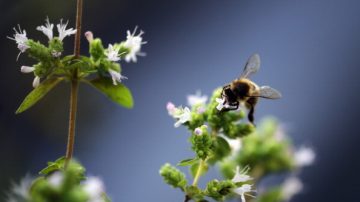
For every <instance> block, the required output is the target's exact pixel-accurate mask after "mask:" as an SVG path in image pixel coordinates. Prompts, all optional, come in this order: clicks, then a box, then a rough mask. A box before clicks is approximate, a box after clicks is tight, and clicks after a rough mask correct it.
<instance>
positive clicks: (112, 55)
mask: <svg viewBox="0 0 360 202" xmlns="http://www.w3.org/2000/svg"><path fill="white" fill-rule="evenodd" d="M105 55H106V57H107V59H108V60H109V61H111V62H117V61H119V60H120V54H119V48H115V47H114V46H113V45H111V44H109V46H108V48H107V49H106V50H105Z"/></svg>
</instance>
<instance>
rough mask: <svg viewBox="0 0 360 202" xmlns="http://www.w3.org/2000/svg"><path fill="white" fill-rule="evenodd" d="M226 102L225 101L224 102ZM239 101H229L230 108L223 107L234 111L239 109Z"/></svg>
mask: <svg viewBox="0 0 360 202" xmlns="http://www.w3.org/2000/svg"><path fill="white" fill-rule="evenodd" d="M224 104H225V103H224ZM239 105H240V103H239V101H236V102H232V103H229V107H228V108H223V109H222V111H233V110H237V109H239Z"/></svg>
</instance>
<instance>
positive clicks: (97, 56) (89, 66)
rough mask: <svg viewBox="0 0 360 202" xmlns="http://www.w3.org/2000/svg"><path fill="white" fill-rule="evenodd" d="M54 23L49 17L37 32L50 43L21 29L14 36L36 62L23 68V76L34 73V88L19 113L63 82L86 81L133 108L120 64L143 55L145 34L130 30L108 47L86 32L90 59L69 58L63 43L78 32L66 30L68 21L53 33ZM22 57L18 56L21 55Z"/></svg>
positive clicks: (74, 56) (86, 57) (116, 100)
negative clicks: (32, 37) (124, 38)
mask: <svg viewBox="0 0 360 202" xmlns="http://www.w3.org/2000/svg"><path fill="white" fill-rule="evenodd" d="M54 27H55V26H54V24H53V23H51V22H50V20H49V19H48V18H47V19H46V20H45V25H41V26H38V27H37V28H36V30H38V31H40V32H42V33H43V34H44V35H45V36H46V37H47V39H48V43H47V44H46V45H45V44H42V43H41V42H39V41H35V40H32V39H29V38H28V36H27V35H26V31H25V30H22V29H21V28H20V26H18V29H15V28H14V31H15V34H14V35H13V37H8V38H9V39H11V40H14V41H15V42H16V44H17V47H18V49H19V50H20V54H21V53H27V54H28V55H29V57H31V58H33V59H35V60H36V61H37V63H36V64H34V65H28V66H25V65H24V66H22V67H21V68H20V70H21V72H22V73H32V74H34V80H33V83H32V84H33V87H34V88H35V89H34V90H33V91H32V92H30V94H28V96H27V97H26V98H25V100H24V101H23V103H22V104H21V105H20V107H19V108H18V110H17V111H16V113H21V112H23V111H25V110H27V109H28V108H30V107H31V106H33V105H34V104H35V103H36V102H38V101H39V100H40V99H41V98H42V97H44V96H45V95H46V94H47V93H48V92H49V91H50V90H52V89H53V88H54V87H55V86H56V85H58V84H59V83H60V82H62V81H72V82H73V81H75V82H84V83H85V84H89V85H91V86H92V87H94V88H95V89H97V90H99V91H100V92H101V93H103V94H105V95H106V96H107V97H108V98H109V99H111V100H112V101H114V102H115V103H117V104H119V105H122V106H124V107H127V108H131V107H132V106H133V100H132V94H131V91H130V90H129V89H128V88H127V87H126V86H125V85H124V84H122V83H121V82H122V81H123V80H124V79H127V77H125V76H123V75H122V73H121V66H120V63H119V62H120V61H126V62H136V61H137V56H143V55H144V53H143V52H141V47H142V45H143V44H145V43H146V42H144V41H143V38H142V35H143V34H144V32H143V31H140V32H139V33H137V27H136V28H135V30H134V31H133V32H132V33H131V32H130V31H129V30H128V31H127V37H126V40H124V41H120V42H118V43H113V44H109V45H108V47H107V48H104V45H103V43H102V41H101V39H100V38H94V35H93V33H92V32H90V31H87V32H86V33H85V37H86V39H87V40H88V42H89V53H90V56H83V55H78V54H77V53H76V54H75V55H67V56H63V51H64V47H63V45H64V44H63V40H64V39H65V38H66V37H67V36H71V35H74V34H80V33H77V30H76V29H73V28H67V27H68V22H66V23H64V22H63V21H62V20H60V22H59V24H57V25H56V28H57V34H55V33H54ZM20 54H19V55H20Z"/></svg>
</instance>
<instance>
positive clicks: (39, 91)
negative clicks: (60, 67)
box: [15, 78, 63, 114]
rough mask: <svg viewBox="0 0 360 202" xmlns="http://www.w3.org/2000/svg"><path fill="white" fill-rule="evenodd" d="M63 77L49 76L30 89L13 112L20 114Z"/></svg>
mask: <svg viewBox="0 0 360 202" xmlns="http://www.w3.org/2000/svg"><path fill="white" fill-rule="evenodd" d="M62 80H63V78H50V79H47V80H45V81H43V82H42V83H40V85H39V86H38V87H36V88H35V89H34V90H32V91H31V92H30V93H29V94H28V95H27V96H26V97H25V99H24V100H23V102H22V103H21V104H20V106H19V108H18V109H17V110H16V112H15V114H20V113H22V112H24V111H26V110H27V109H29V108H30V107H32V106H33V105H35V104H36V103H37V102H38V101H39V100H41V99H42V98H43V97H44V96H45V95H46V94H47V93H48V92H49V91H50V90H51V89H53V88H54V87H55V86H56V85H57V84H58V83H59V82H60V81H62Z"/></svg>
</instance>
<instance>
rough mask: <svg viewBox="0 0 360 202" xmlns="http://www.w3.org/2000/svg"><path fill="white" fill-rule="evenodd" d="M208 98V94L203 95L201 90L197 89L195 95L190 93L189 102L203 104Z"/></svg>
mask: <svg viewBox="0 0 360 202" xmlns="http://www.w3.org/2000/svg"><path fill="white" fill-rule="evenodd" d="M207 100H208V96H206V95H201V91H196V93H195V95H188V96H187V102H188V104H189V105H190V106H194V105H203V104H205V103H206V101H207Z"/></svg>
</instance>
